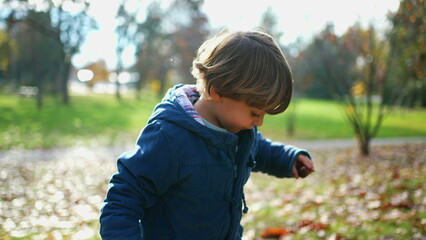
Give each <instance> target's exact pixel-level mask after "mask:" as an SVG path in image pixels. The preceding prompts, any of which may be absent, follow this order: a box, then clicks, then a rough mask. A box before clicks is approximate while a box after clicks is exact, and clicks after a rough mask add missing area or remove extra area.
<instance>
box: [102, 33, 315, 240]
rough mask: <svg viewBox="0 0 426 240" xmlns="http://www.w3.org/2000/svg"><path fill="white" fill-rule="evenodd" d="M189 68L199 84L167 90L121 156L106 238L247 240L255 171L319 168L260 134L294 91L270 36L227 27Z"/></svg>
mask: <svg viewBox="0 0 426 240" xmlns="http://www.w3.org/2000/svg"><path fill="white" fill-rule="evenodd" d="M192 73H193V75H194V76H195V77H196V78H197V85H177V86H175V87H174V88H172V89H170V90H169V91H168V93H167V94H166V96H165V98H164V99H163V101H162V102H161V103H160V104H159V105H157V106H156V108H155V110H154V112H153V114H152V116H151V118H150V119H149V121H148V123H147V126H146V127H145V128H144V129H143V130H142V132H141V134H140V136H139V138H138V140H137V149H136V150H135V151H133V152H128V153H124V154H123V155H122V156H120V157H119V159H118V161H117V167H118V172H117V173H116V174H115V175H113V177H112V178H111V180H110V187H109V190H108V193H107V196H106V199H105V202H104V206H103V208H102V212H101V216H100V222H101V230H100V233H101V235H102V238H103V239H144V240H151V239H154V240H162V239H182V240H188V239H189V240H191V239H196V240H201V239H220V240H223V239H231V240H236V239H241V238H242V232H243V228H242V227H241V226H240V220H241V217H242V213H243V212H244V213H247V211H248V208H247V205H246V200H245V198H244V192H243V187H244V184H245V183H246V181H247V180H248V178H249V176H250V172H251V171H260V172H264V173H267V174H270V175H274V176H277V177H295V178H298V177H299V174H300V175H302V174H303V175H306V174H309V173H311V172H313V171H314V166H313V163H312V161H311V160H310V156H309V153H308V152H306V151H305V150H302V149H298V148H296V147H293V146H284V145H281V144H279V143H272V142H270V141H269V140H267V139H264V138H263V137H262V135H261V134H260V133H259V132H258V131H257V126H261V125H262V123H263V117H264V116H265V114H278V113H281V112H284V110H285V109H286V108H287V106H288V105H289V103H290V98H291V93H292V81H293V80H292V77H291V72H290V68H289V66H288V64H287V62H286V60H285V58H284V56H283V54H282V52H281V51H280V49H279V47H278V45H277V44H276V42H275V41H274V40H273V38H272V37H271V36H269V35H267V34H265V33H262V32H258V31H247V32H234V33H229V32H221V33H220V34H218V35H217V36H215V37H213V38H211V39H210V40H207V41H206V42H205V43H204V44H203V45H202V46H201V47H200V49H199V50H198V55H197V57H196V59H195V60H194V62H193V71H192ZM296 163H297V164H296ZM298 169H301V170H300V171H299V172H298ZM302 172H303V173H302Z"/></svg>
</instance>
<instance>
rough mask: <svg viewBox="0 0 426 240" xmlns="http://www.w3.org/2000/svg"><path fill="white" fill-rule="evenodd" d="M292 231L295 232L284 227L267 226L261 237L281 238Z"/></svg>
mask: <svg viewBox="0 0 426 240" xmlns="http://www.w3.org/2000/svg"><path fill="white" fill-rule="evenodd" d="M291 233H293V231H288V230H286V229H284V228H267V229H265V231H263V232H262V233H261V234H260V237H261V238H265V239H279V238H280V237H282V236H286V235H289V234H291Z"/></svg>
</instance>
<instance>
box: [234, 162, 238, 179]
mask: <svg viewBox="0 0 426 240" xmlns="http://www.w3.org/2000/svg"><path fill="white" fill-rule="evenodd" d="M235 178H237V165H234V179H235Z"/></svg>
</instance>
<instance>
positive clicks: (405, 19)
mask: <svg viewBox="0 0 426 240" xmlns="http://www.w3.org/2000/svg"><path fill="white" fill-rule="evenodd" d="M389 19H390V20H391V22H392V24H393V30H392V31H391V32H390V34H389V35H388V37H389V39H390V44H391V46H390V47H391V49H392V51H394V52H395V54H394V58H395V63H394V65H393V66H394V67H393V70H392V73H391V75H392V76H393V81H392V83H393V85H394V86H399V87H398V88H400V89H401V95H400V97H399V99H400V101H401V102H404V103H405V104H406V105H408V106H411V107H413V106H422V107H425V106H426V3H425V1H423V0H402V1H401V2H400V5H399V9H398V11H397V12H396V13H393V14H389Z"/></svg>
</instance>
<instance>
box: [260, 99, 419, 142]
mask: <svg viewBox="0 0 426 240" xmlns="http://www.w3.org/2000/svg"><path fill="white" fill-rule="evenodd" d="M292 117H294V118H295V121H294V124H295V132H294V135H292V136H291V135H289V134H288V130H287V128H288V125H289V122H290V119H291V118H292ZM425 122H426V109H425V108H420V109H407V108H396V109H394V110H393V111H392V112H390V113H389V114H387V115H386V117H385V118H384V121H383V123H382V125H381V128H380V130H379V132H378V135H377V137H412V136H426V124H425ZM260 129H261V131H262V132H263V133H264V134H265V135H267V136H269V137H270V138H272V139H277V140H282V139H284V138H294V139H324V138H326V139H336V138H351V137H353V129H352V127H351V126H350V125H349V123H348V121H347V119H346V116H345V113H344V108H343V106H342V105H341V104H339V103H336V102H333V101H325V100H314V99H297V100H296V101H293V102H292V105H290V107H289V109H288V110H287V111H286V112H285V113H284V114H279V115H273V116H267V117H265V122H264V126H262V127H261V128H260Z"/></svg>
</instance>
